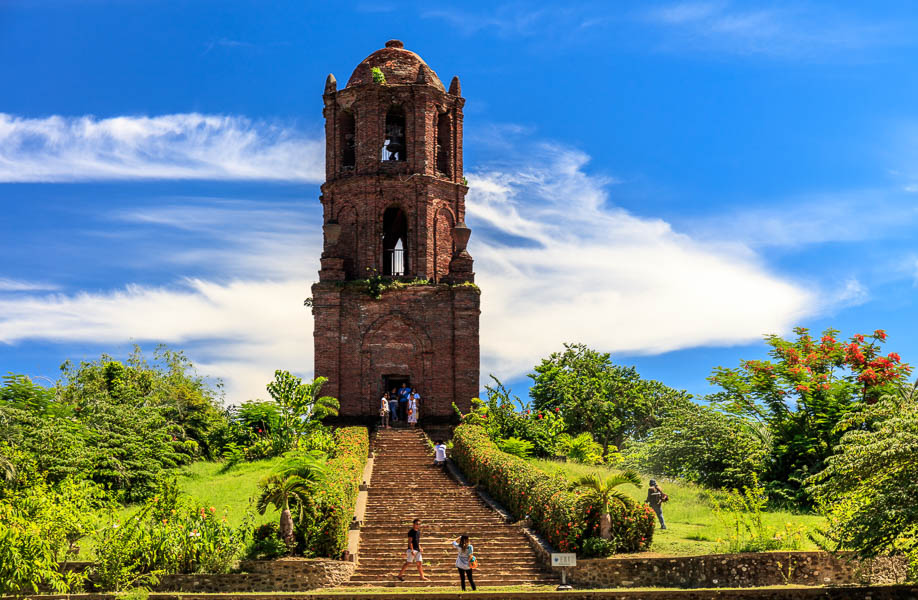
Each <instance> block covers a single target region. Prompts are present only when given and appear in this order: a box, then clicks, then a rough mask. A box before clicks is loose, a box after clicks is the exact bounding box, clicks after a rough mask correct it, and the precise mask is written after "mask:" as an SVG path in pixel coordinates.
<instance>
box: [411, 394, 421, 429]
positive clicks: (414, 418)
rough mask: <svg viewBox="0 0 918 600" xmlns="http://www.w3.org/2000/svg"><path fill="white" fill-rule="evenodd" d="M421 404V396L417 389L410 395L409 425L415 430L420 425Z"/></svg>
mask: <svg viewBox="0 0 918 600" xmlns="http://www.w3.org/2000/svg"><path fill="white" fill-rule="evenodd" d="M420 404H421V395H420V394H419V393H418V390H417V388H415V389H414V391H412V392H411V393H410V394H408V425H409V426H411V428H412V429H414V426H415V425H417V424H418V407H419V406H420Z"/></svg>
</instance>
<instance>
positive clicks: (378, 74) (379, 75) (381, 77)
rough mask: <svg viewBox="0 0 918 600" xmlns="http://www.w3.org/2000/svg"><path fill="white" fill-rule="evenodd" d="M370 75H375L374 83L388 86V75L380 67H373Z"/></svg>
mask: <svg viewBox="0 0 918 600" xmlns="http://www.w3.org/2000/svg"><path fill="white" fill-rule="evenodd" d="M370 73H372V75H373V83H376V84H379V85H385V84H386V75H385V74H384V73H383V72H382V69H380V68H379V67H373V68H372V69H370Z"/></svg>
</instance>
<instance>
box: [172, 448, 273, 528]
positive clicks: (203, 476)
mask: <svg viewBox="0 0 918 600" xmlns="http://www.w3.org/2000/svg"><path fill="white" fill-rule="evenodd" d="M280 461H281V459H280V458H273V459H268V460H259V461H256V462H250V463H240V464H238V465H236V466H235V467H233V468H232V469H230V470H229V471H227V472H225V473H221V469H222V468H223V464H221V463H213V462H198V463H194V464H192V465H189V466H187V467H185V468H184V469H181V471H179V472H178V475H179V478H178V482H179V487H180V488H181V490H182V492H183V493H185V494H188V495H189V496H191V497H192V498H194V499H195V500H196V501H197V502H199V503H200V505H201V506H213V507H216V509H217V511H218V512H223V510H224V509H226V510H228V511H229V512H228V518H227V521H229V523H230V524H232V525H239V524H240V523H242V520H243V519H244V518H245V514H246V511H247V510H248V509H249V502H250V500H251V502H252V504H251V505H252V509H253V510H254V500H255V496H256V494H257V488H258V481H259V480H260V479H261V478H262V477H264V476H265V475H267V474H268V473H270V472H271V470H272V469H273V468H274V467H276V466H277V465H278V464H279V463H280ZM278 518H279V513H278V511H276V510H274V509H273V508H268V510H267V512H265V514H264V516H262V515H259V514H257V513H256V514H255V523H256V525H258V524H261V523H266V522H268V521H274V520H276V519H278Z"/></svg>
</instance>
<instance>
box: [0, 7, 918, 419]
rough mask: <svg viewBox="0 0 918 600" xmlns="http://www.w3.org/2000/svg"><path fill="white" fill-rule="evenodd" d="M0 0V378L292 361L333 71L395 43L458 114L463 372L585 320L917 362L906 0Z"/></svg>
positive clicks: (914, 110)
mask: <svg viewBox="0 0 918 600" xmlns="http://www.w3.org/2000/svg"><path fill="white" fill-rule="evenodd" d="M538 6H539V7H538V8H533V5H530V4H529V3H497V4H493V3H480V4H476V3H466V4H463V5H454V6H452V7H446V5H444V4H437V5H435V6H434V5H432V4H430V3H412V2H398V3H389V2H385V1H380V2H363V3H356V4H351V5H349V6H332V5H331V3H319V2H312V3H310V2H286V3H285V2H273V3H265V2H229V1H225V2H101V1H87V2H46V1H37V2H10V1H6V2H0V207H2V217H0V257H2V258H0V371H2V372H6V371H12V372H22V373H27V374H30V375H33V376H34V375H46V376H52V377H54V376H56V372H57V367H58V365H59V364H60V363H61V362H62V361H63V360H64V359H66V358H70V359H81V358H93V357H96V356H98V354H99V353H100V352H102V351H108V352H110V353H113V354H116V355H121V354H124V353H125V352H127V350H128V349H129V348H130V345H131V343H132V342H137V343H140V344H141V345H142V346H143V347H145V348H152V347H153V346H154V345H155V344H156V343H157V342H165V343H168V344H169V345H170V346H172V347H175V348H183V349H185V350H187V352H188V354H189V355H190V356H191V357H192V358H193V359H194V360H195V362H196V363H198V364H199V365H200V366H201V371H202V372H203V373H205V374H208V375H212V376H215V377H220V378H222V379H223V380H224V381H225V382H226V389H227V399H228V400H229V401H231V402H239V401H242V400H245V399H247V398H250V397H256V396H259V395H261V396H263V395H264V390H263V385H264V383H265V382H266V381H267V380H268V379H270V377H271V373H272V372H273V370H274V369H275V368H286V369H290V370H293V371H295V372H298V373H300V374H302V375H304V376H310V375H311V374H312V373H311V366H312V358H313V357H312V343H311V334H312V329H311V327H312V325H311V316H310V315H309V313H308V312H307V311H306V309H304V308H303V306H302V301H303V299H304V298H305V297H307V296H308V295H309V292H308V286H309V284H310V283H311V282H312V281H313V280H314V279H315V277H316V271H317V268H318V261H317V258H318V252H319V246H320V237H319V235H320V211H319V203H318V199H317V198H318V186H319V185H320V184H321V181H322V178H323V174H324V171H323V166H322V160H323V146H322V145H323V143H324V142H323V133H322V131H323V122H322V114H321V110H322V103H321V93H322V90H323V86H324V81H325V77H326V75H327V74H328V73H329V72H331V73H334V74H335V75H336V77H337V79H338V81H339V82H341V85H343V83H344V82H345V81H346V80H347V78H348V77H349V75H350V72H351V71H352V70H353V68H354V67H355V66H356V65H357V64H358V63H359V62H360V61H361V60H362V59H363V58H364V57H365V56H366V55H368V54H370V53H371V52H373V51H374V50H376V49H378V48H380V47H382V46H383V44H384V43H385V41H386V40H388V39H390V38H398V39H401V40H403V41H404V43H405V47H406V48H408V49H410V50H414V51H416V52H418V53H419V54H420V55H421V56H422V57H423V58H424V59H425V60H426V61H427V63H428V64H429V65H430V66H431V67H432V68H433V69H434V71H436V72H437V73H438V74H439V76H440V78H441V79H443V80H444V81H449V79H450V78H451V77H452V76H453V75H456V74H458V75H459V76H460V78H461V80H462V89H463V94H464V96H465V97H466V99H467V104H466V110H465V135H466V138H465V164H466V174H467V176H468V178H469V180H470V183H471V187H472V191H471V192H470V194H469V198H468V207H469V217H468V222H469V225H470V226H471V227H472V229H473V235H472V239H471V241H470V245H469V250H470V251H471V253H472V254H473V256H474V257H475V258H476V271H477V273H478V282H479V283H480V285H481V287H482V290H483V296H482V304H483V311H484V312H483V314H482V363H483V364H482V375H483V379H485V378H486V375H487V374H488V373H492V372H493V373H495V374H497V375H498V376H499V377H501V378H503V379H504V380H506V381H509V382H511V383H512V386H513V387H514V389H515V391H517V392H518V393H520V394H521V395H524V392H525V388H526V378H525V374H526V372H527V371H528V369H529V368H531V366H532V365H533V364H535V362H536V361H537V360H538V358H539V357H541V356H545V355H547V354H548V353H549V352H551V351H553V350H557V349H559V348H560V347H561V344H562V342H564V341H584V342H586V343H588V344H590V345H591V346H593V347H596V348H598V349H602V350H606V351H609V352H612V354H613V357H614V359H615V360H616V361H618V362H622V363H625V364H636V365H637V366H638V369H639V370H640V372H641V373H642V374H644V375H645V376H648V377H653V378H657V379H660V380H662V381H664V382H666V383H667V384H669V385H672V386H675V387H680V388H686V389H688V390H689V391H691V392H693V393H695V394H699V395H701V394H705V393H707V392H709V391H710V389H709V388H708V385H707V383H706V381H705V378H706V377H707V376H708V375H709V374H710V372H711V369H712V368H713V367H714V366H716V365H735V364H736V363H737V362H738V361H739V360H740V359H741V358H753V357H758V356H761V355H762V354H763V352H764V345H763V344H762V343H761V342H760V340H761V336H762V335H764V334H766V333H788V332H789V331H790V328H791V327H793V326H794V325H804V326H808V327H811V328H813V329H816V330H821V329H822V328H825V327H830V326H831V327H835V328H838V329H841V330H842V332H843V334H844V335H846V336H848V335H851V334H853V333H856V332H871V331H873V330H874V329H876V328H885V329H887V330H888V332H889V333H890V341H889V343H888V348H889V350H895V351H897V352H899V353H900V354H901V355H902V356H903V358H904V359H905V360H907V361H910V362H918V337H916V336H915V335H914V333H915V326H914V318H913V316H912V315H914V314H915V309H916V306H915V298H916V282H918V242H916V239H915V235H914V234H913V232H914V231H915V227H916V225H918V76H916V70H915V68H914V66H915V64H918V47H916V42H915V40H918V35H916V33H918V10H916V9H915V7H914V6H913V5H910V4H909V3H897V2H889V3H870V4H869V6H868V5H867V4H864V3H855V2H849V3H799V2H795V3H790V2H788V3H767V4H766V3H761V4H755V3H744V2H664V3H644V2H634V3H626V2H622V3H606V2H601V3H576V2H566V3H558V4H549V3H540V4H539V5H538Z"/></svg>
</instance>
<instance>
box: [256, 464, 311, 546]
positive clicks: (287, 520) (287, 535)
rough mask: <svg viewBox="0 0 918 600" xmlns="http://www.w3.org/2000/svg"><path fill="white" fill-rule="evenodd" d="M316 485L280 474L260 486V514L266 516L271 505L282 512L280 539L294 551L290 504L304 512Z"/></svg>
mask: <svg viewBox="0 0 918 600" xmlns="http://www.w3.org/2000/svg"><path fill="white" fill-rule="evenodd" d="M314 485H315V480H312V481H310V480H309V479H306V478H305V477H301V476H299V475H280V474H274V475H269V476H267V477H265V478H264V479H263V480H262V481H261V483H260V484H259V487H260V488H261V495H260V496H259V497H258V503H257V504H256V508H257V509H258V514H260V515H263V514H265V511H266V510H267V509H268V505H269V504H273V505H274V508H276V509H278V510H280V511H281V516H280V537H281V539H283V540H284V543H285V544H287V548H290V549H292V548H293V546H294V544H295V539H294V534H293V515H292V514H291V513H290V503H291V501H293V502H296V503H297V504H298V505H299V506H300V509H301V510H302V507H303V506H305V504H306V500H307V498H309V496H310V493H311V492H312V488H313V486H314Z"/></svg>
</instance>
